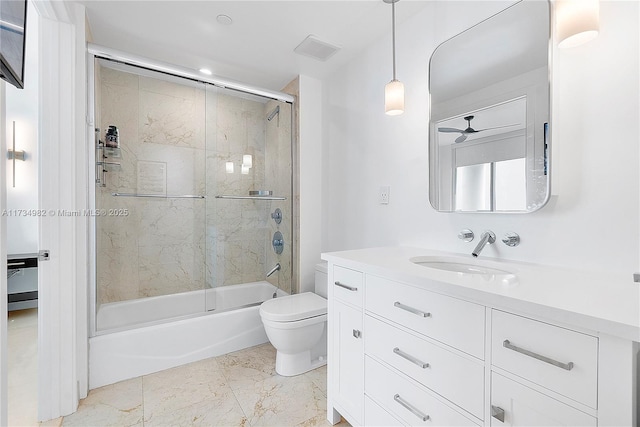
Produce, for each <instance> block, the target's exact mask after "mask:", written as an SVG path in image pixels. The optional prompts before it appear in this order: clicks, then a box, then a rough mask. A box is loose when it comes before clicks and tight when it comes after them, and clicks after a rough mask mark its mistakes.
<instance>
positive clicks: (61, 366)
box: [0, 0, 89, 425]
mask: <svg viewBox="0 0 640 427" xmlns="http://www.w3.org/2000/svg"><path fill="white" fill-rule="evenodd" d="M34 5H35V8H36V10H37V13H38V17H37V18H36V17H32V18H30V19H31V21H30V23H31V25H33V19H34V18H36V19H37V21H38V25H39V27H40V28H39V48H38V51H39V65H38V67H39V77H38V78H39V80H40V82H39V83H40V94H39V100H40V101H39V104H40V105H39V116H40V123H39V125H38V127H39V129H38V144H39V151H40V159H46V161H45V160H41V161H40V164H39V175H40V176H39V189H40V191H39V195H38V201H39V206H38V207H39V209H40V210H45V211H46V212H48V213H51V215H47V216H41V217H40V224H39V226H40V227H39V228H40V229H39V239H38V240H39V242H38V245H39V249H48V250H50V254H51V255H50V260H49V261H45V262H41V263H39V266H38V276H39V278H38V420H49V419H53V418H58V417H60V416H63V415H68V414H70V413H72V412H74V411H75V410H76V409H77V407H78V402H79V399H80V398H82V397H85V396H86V395H87V392H88V333H87V319H88V314H87V298H88V296H87V288H88V283H89V282H88V277H89V269H88V265H89V264H88V263H89V257H88V250H87V249H88V236H89V227H88V218H86V217H71V218H70V217H64V216H59V215H57V213H58V210H59V209H64V210H73V211H81V210H82V209H87V208H88V190H87V189H88V182H87V179H86V177H87V176H88V165H87V144H86V143H85V142H86V141H87V133H88V129H89V123H88V122H87V119H86V106H87V101H86V99H87V97H86V91H87V85H86V74H87V72H86V69H87V67H86V28H85V22H86V21H85V8H84V6H81V5H78V4H69V3H67V2H61V1H56V0H40V1H37V2H34ZM28 19H29V18H28ZM27 25H29V23H28V24H27ZM27 31H28V30H27ZM0 120H1V121H2V122H1V123H2V124H4V121H5V94H4V83H0ZM2 127H3V128H4V126H2ZM2 133H3V134H2V135H1V136H0V150H2V151H1V152H5V150H6V135H4V132H2ZM0 187H1V188H0V208H2V209H4V208H6V176H5V174H0ZM6 229H7V225H6V218H4V217H3V218H0V236H2V237H1V238H0V239H1V240H0V263H1V264H2V265H0V396H1V398H0V425H6V424H7V393H6V392H7V390H8V380H7V374H8V372H7V369H8V367H7V361H6V359H7V346H6V333H7V280H6V274H5V272H6V255H7V253H6Z"/></svg>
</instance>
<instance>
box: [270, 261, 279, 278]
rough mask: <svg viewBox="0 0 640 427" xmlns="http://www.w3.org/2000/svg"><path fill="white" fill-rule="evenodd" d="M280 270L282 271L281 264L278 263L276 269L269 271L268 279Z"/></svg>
mask: <svg viewBox="0 0 640 427" xmlns="http://www.w3.org/2000/svg"><path fill="white" fill-rule="evenodd" d="M278 270H280V263H277V264H276V265H275V267H273V268H272V269H271V270H269V272H268V273H267V277H269V276H271V275H272V274H273V273H275V272H276V271H278Z"/></svg>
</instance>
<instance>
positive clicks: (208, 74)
mask: <svg viewBox="0 0 640 427" xmlns="http://www.w3.org/2000/svg"><path fill="white" fill-rule="evenodd" d="M200 72H201V73H202V74H206V75H207V76H210V75H212V74H213V73H212V72H211V70H209V69H207V68H200Z"/></svg>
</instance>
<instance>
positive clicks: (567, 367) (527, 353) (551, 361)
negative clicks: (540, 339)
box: [502, 340, 573, 371]
mask: <svg viewBox="0 0 640 427" xmlns="http://www.w3.org/2000/svg"><path fill="white" fill-rule="evenodd" d="M502 346H503V347H504V348H508V349H509V350H513V351H516V352H518V353H522V354H524V355H525V356H529V357H533V358H534V359H538V360H541V361H543V362H545V363H548V364H550V365H553V366H557V367H558V368H562V369H564V370H565V371H570V370H572V369H573V362H569V363H562V362H558V361H557V360H554V359H551V358H550V357H546V356H543V355H541V354H538V353H534V352H533V351H529V350H525V349H524V348H520V347H517V346H515V345H513V344H511V342H509V340H504V341H503V342H502Z"/></svg>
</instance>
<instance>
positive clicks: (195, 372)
mask: <svg viewBox="0 0 640 427" xmlns="http://www.w3.org/2000/svg"><path fill="white" fill-rule="evenodd" d="M142 383H143V387H144V421H145V424H146V423H148V422H151V421H152V420H156V421H157V420H161V419H163V418H164V417H166V416H169V415H171V416H173V415H176V414H178V413H179V412H182V411H183V410H184V409H185V408H188V407H190V406H193V405H195V404H198V403H202V402H205V403H207V402H208V403H211V405H212V406H215V405H214V403H215V404H217V403H218V402H219V401H225V400H227V401H233V400H235V398H234V396H233V393H232V391H231V388H230V387H229V385H228V384H227V380H226V379H225V377H224V375H222V373H221V372H220V369H219V367H218V363H217V361H216V360H215V359H205V360H201V361H199V362H194V363H190V364H188V365H184V366H179V367H177V368H172V369H167V370H166V371H162V372H157V373H155V374H151V375H145V376H144V377H142ZM187 412H188V411H187ZM223 412H224V411H223Z"/></svg>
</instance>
